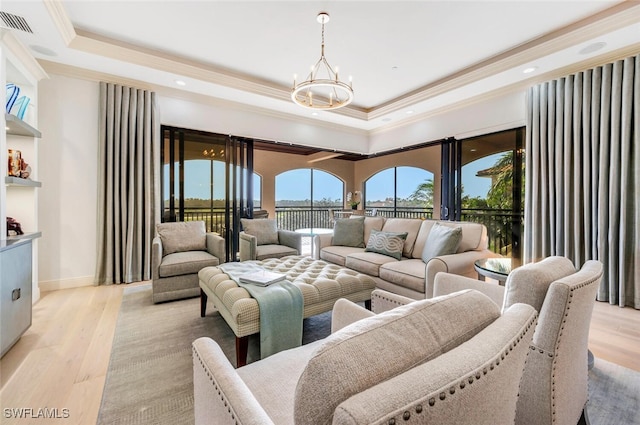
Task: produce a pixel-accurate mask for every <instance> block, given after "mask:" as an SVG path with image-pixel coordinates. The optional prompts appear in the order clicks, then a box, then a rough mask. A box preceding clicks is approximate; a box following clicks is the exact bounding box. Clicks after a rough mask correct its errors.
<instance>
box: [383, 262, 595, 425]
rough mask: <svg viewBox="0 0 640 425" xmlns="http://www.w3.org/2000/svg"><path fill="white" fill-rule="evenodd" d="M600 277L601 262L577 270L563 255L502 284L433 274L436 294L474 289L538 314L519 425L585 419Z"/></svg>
mask: <svg viewBox="0 0 640 425" xmlns="http://www.w3.org/2000/svg"><path fill="white" fill-rule="evenodd" d="M601 279H602V264H601V263H600V262H599V261H593V260H591V261H587V262H586V263H585V264H584V265H583V266H582V268H581V269H580V270H579V271H576V269H575V267H574V265H573V263H572V262H571V261H570V260H569V259H567V258H564V257H548V258H545V259H544V260H542V261H540V262H538V263H532V264H527V265H524V266H522V267H519V268H517V269H515V270H513V271H512V272H511V273H510V274H509V276H508V278H507V281H506V283H505V286H504V287H503V286H499V285H493V284H490V283H486V282H481V281H478V280H474V279H470V278H466V277H462V276H458V275H453V274H448V273H438V274H437V275H436V278H435V282H434V296H439V295H444V294H449V293H454V292H457V291H459V290H462V289H477V290H479V291H481V292H483V293H484V294H485V295H488V296H489V297H490V298H492V299H493V300H494V302H496V303H497V304H498V305H499V306H502V309H503V311H505V310H506V309H508V308H509V306H511V305H513V304H515V303H525V304H529V305H531V306H533V308H535V309H536V310H537V311H538V312H539V314H540V317H539V320H538V324H537V326H536V329H535V332H534V334H533V342H532V343H531V347H530V351H529V357H528V359H527V363H526V366H525V371H524V374H523V376H522V381H521V383H520V396H519V398H518V404H517V411H516V422H515V423H516V424H517V425H551V424H554V425H555V424H577V423H580V424H588V423H589V422H588V416H587V411H586V403H587V396H588V394H587V390H588V388H587V380H588V364H587V352H588V347H587V345H588V338H589V324H590V322H591V313H592V310H593V305H594V303H595V299H596V292H597V290H598V286H599V284H600V281H601ZM374 292H375V291H374ZM387 298H389V297H387ZM372 304H373V305H375V300H374V299H373V295H372Z"/></svg>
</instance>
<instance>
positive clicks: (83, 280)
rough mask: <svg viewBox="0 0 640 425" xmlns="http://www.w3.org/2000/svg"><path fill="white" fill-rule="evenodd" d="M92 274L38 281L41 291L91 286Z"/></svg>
mask: <svg viewBox="0 0 640 425" xmlns="http://www.w3.org/2000/svg"><path fill="white" fill-rule="evenodd" d="M93 285H94V283H93V276H82V277H73V278H71V279H58V280H44V281H40V282H39V283H38V287H39V288H40V291H41V292H47V291H57V290H59V289H71V288H79V287H82V286H93Z"/></svg>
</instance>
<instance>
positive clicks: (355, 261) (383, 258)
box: [345, 252, 398, 276]
mask: <svg viewBox="0 0 640 425" xmlns="http://www.w3.org/2000/svg"><path fill="white" fill-rule="evenodd" d="M389 262H398V260H396V259H395V258H393V257H389V256H388V255H383V254H377V253H375V252H354V253H353V254H349V255H348V256H347V258H346V260H345V266H346V267H348V268H350V269H351V270H355V271H357V272H360V273H364V274H368V275H369V276H378V269H379V268H380V266H381V265H382V264H385V263H389Z"/></svg>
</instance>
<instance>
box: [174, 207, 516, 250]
mask: <svg viewBox="0 0 640 425" xmlns="http://www.w3.org/2000/svg"><path fill="white" fill-rule="evenodd" d="M330 209H340V208H326V207H325V208H313V209H312V208H311V207H276V220H277V222H278V228H280V229H287V230H296V229H301V228H309V227H314V228H329V227H332V224H331V222H330V218H329V210H330ZM367 210H370V209H367ZM167 211H168V210H165V212H167ZM167 214H168V213H167ZM376 214H377V215H380V216H382V217H399V218H422V219H431V218H433V209H432V208H412V207H400V208H395V209H394V208H392V207H377V208H376ZM184 219H185V221H194V220H202V221H204V222H205V224H206V229H207V231H209V232H218V233H219V234H221V235H224V234H225V233H224V230H225V214H224V209H213V210H211V209H207V208H187V209H185V212H184ZM462 221H472V222H475V223H482V224H484V225H485V226H486V227H487V233H488V238H489V249H490V250H492V251H493V252H496V253H499V254H502V255H505V256H510V255H511V251H512V247H513V233H514V232H513V227H514V225H519V226H520V228H522V221H523V215H522V214H520V213H515V214H514V213H513V212H512V211H511V210H498V209H463V210H462ZM517 231H518V230H517Z"/></svg>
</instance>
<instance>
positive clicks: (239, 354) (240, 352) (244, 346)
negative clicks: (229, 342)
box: [236, 335, 249, 367]
mask: <svg viewBox="0 0 640 425" xmlns="http://www.w3.org/2000/svg"><path fill="white" fill-rule="evenodd" d="M248 352H249V336H248V335H247V336H242V337H236V367H242V366H245V365H246V364H247V353H248Z"/></svg>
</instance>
